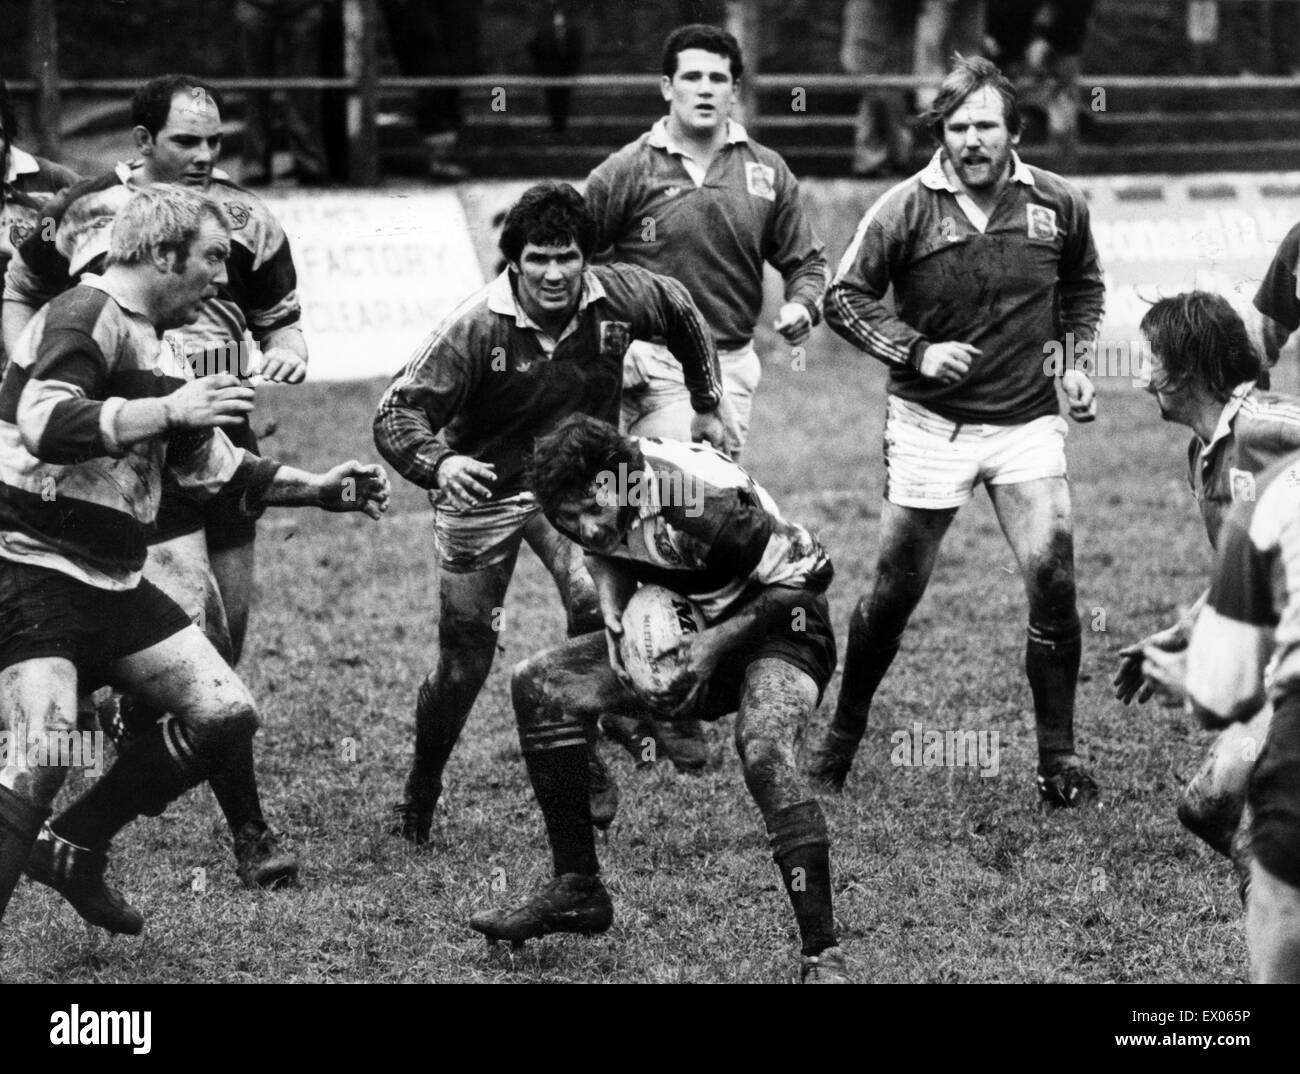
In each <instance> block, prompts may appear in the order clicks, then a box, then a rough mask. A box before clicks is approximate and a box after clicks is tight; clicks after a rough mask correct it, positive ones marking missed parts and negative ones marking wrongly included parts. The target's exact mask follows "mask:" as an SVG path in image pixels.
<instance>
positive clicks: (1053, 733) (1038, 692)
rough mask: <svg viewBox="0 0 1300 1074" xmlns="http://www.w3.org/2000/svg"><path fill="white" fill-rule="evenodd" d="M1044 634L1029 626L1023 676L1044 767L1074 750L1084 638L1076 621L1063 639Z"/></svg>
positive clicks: (1040, 763) (1040, 757) (1040, 761)
mask: <svg viewBox="0 0 1300 1074" xmlns="http://www.w3.org/2000/svg"><path fill="white" fill-rule="evenodd" d="M1045 635H1046V632H1044V631H1039V630H1036V629H1035V628H1034V627H1033V626H1031V627H1030V628H1029V640H1028V642H1027V643H1026V645H1025V675H1026V676H1027V677H1028V679H1029V689H1030V690H1031V691H1032V692H1033V695H1034V726H1035V730H1036V731H1037V733H1038V763H1039V765H1040V766H1041V767H1043V768H1044V769H1045V770H1047V769H1050V768H1051V767H1052V766H1053V765H1054V764H1055V763H1056V762H1057V761H1059V760H1060V758H1062V757H1064V756H1067V755H1069V754H1072V753H1073V752H1074V692H1075V686H1076V685H1077V684H1078V681H1079V660H1080V658H1081V656H1082V655H1083V640H1082V637H1081V634H1080V630H1079V626H1078V623H1077V621H1076V623H1075V624H1074V626H1073V632H1072V636H1068V637H1066V638H1065V639H1064V640H1055V641H1053V640H1048V638H1047V637H1046V636H1045Z"/></svg>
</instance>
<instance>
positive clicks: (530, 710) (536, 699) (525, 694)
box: [510, 656, 555, 726]
mask: <svg viewBox="0 0 1300 1074" xmlns="http://www.w3.org/2000/svg"><path fill="white" fill-rule="evenodd" d="M510 702H511V704H512V705H513V706H514V710H515V719H516V720H518V722H519V724H520V726H525V725H528V724H532V723H537V722H544V720H545V716H546V713H547V712H548V711H549V710H550V709H552V708H554V707H555V698H554V697H553V696H552V692H551V690H550V689H549V688H548V686H547V676H546V668H545V665H544V664H543V662H542V661H541V660H539V659H538V658H537V657H535V656H534V657H530V658H529V659H527V660H521V661H520V662H519V663H518V664H516V665H515V668H514V671H512V672H511V674H510Z"/></svg>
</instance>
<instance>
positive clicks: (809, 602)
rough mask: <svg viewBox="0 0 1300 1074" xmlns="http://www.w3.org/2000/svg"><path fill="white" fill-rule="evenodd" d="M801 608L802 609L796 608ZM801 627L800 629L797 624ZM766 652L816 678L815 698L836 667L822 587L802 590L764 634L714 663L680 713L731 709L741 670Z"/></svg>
mask: <svg viewBox="0 0 1300 1074" xmlns="http://www.w3.org/2000/svg"><path fill="white" fill-rule="evenodd" d="M800 611H802V613H803V614H802V615H799V614H797V613H798V612H800ZM800 628H802V629H800ZM764 657H771V658H773V659H776V660H783V661H785V662H786V663H787V664H790V665H791V666H793V667H795V668H798V669H799V670H800V671H802V672H804V674H806V675H807V676H808V677H809V678H810V679H812V681H813V682H815V683H816V684H817V701H818V703H819V704H820V703H821V699H822V695H823V694H824V693H825V692H826V687H827V685H828V684H829V683H830V681H831V676H832V675H833V674H834V673H835V659H836V658H835V632H834V630H833V629H832V628H831V616H830V607H829V606H828V605H827V603H826V595H825V594H824V593H805V594H803V599H802V600H801V601H800V603H799V604H797V605H795V606H794V607H793V608H791V610H790V612H789V613H787V614H785V615H782V616H781V617H780V618H779V619H778V620H777V621H776V622H775V623H773V624H772V626H771V627H770V629H769V630H768V633H767V635H766V636H765V637H763V638H760V639H758V640H757V641H756V642H754V643H753V644H751V645H749V646H746V647H745V648H742V649H737V650H736V651H735V652H732V653H729V654H728V655H727V656H726V657H724V658H723V660H722V661H721V663H719V664H718V668H717V670H716V671H715V672H714V673H713V678H712V679H711V680H710V682H709V685H708V686H707V687H706V688H705V690H704V692H703V693H702V694H701V695H700V699H699V701H698V702H697V703H696V705H695V710H694V711H693V712H689V713H684V714H683V717H684V718H690V719H699V720H716V719H719V718H720V717H722V716H726V715H727V714H728V713H731V712H735V711H736V709H737V708H738V707H739V706H740V698H741V694H742V693H743V692H744V689H745V672H746V671H747V670H748V669H749V665H750V664H752V663H753V662H754V661H755V660H762V659H763V658H764Z"/></svg>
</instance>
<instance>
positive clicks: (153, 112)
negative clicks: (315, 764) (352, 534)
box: [3, 75, 307, 886]
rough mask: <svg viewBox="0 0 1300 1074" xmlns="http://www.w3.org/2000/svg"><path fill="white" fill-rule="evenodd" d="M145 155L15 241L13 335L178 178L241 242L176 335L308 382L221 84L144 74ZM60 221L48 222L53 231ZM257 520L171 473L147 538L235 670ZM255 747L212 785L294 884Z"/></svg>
mask: <svg viewBox="0 0 1300 1074" xmlns="http://www.w3.org/2000/svg"><path fill="white" fill-rule="evenodd" d="M131 113H132V119H133V121H134V123H135V127H134V131H133V135H134V138H135V143H136V148H137V150H138V152H139V154H140V156H139V158H138V159H137V160H135V161H133V162H132V163H130V164H119V165H118V166H117V167H116V168H114V169H113V170H112V171H111V172H109V173H107V174H105V175H102V176H99V177H98V178H93V179H87V180H85V181H84V182H82V183H78V184H76V185H75V186H73V187H71V188H70V189H69V190H67V191H66V192H65V193H64V194H63V195H62V196H61V197H59V198H57V199H55V200H53V201H52V202H50V203H49V204H48V205H47V206H46V209H45V220H46V224H47V226H43V227H42V228H40V229H38V230H37V231H36V232H35V233H34V234H33V235H31V236H30V237H29V238H28V239H27V241H26V242H24V243H23V245H22V246H21V247H20V248H19V250H18V252H17V254H16V256H15V257H14V259H13V261H12V263H11V264H10V267H9V271H8V273H7V275H6V283H5V294H4V299H5V301H4V324H3V329H4V338H5V340H6V341H7V342H8V343H9V344H10V345H11V346H12V345H14V344H15V343H16V342H17V339H18V336H19V334H20V333H21V332H22V330H23V328H24V327H25V326H26V325H27V323H28V321H30V320H31V318H32V317H33V316H34V315H35V312H36V311H37V310H38V309H39V308H40V307H41V306H42V305H43V304H44V303H45V302H47V301H48V300H49V299H50V298H52V297H53V296H54V295H56V294H58V293H59V292H60V291H61V290H63V289H64V288H66V287H68V286H69V285H70V284H71V282H72V281H73V280H75V279H76V278H77V277H79V276H80V275H81V274H82V273H84V272H98V271H100V270H101V268H102V266H103V263H104V260H105V257H106V254H107V243H108V233H109V231H108V224H109V222H110V221H111V220H112V218H113V215H114V214H115V213H116V212H117V211H118V209H119V208H120V207H121V206H122V205H123V204H125V202H126V201H127V200H128V199H129V198H130V196H131V193H132V192H133V191H135V190H140V189H145V188H147V187H149V186H150V185H152V184H154V183H179V184H181V185H184V186H189V187H193V188H194V189H196V190H200V191H206V192H207V193H208V194H210V195H211V197H212V198H213V200H214V201H215V202H216V203H217V204H218V206H219V207H220V208H221V209H222V211H223V212H225V214H226V217H227V220H228V222H229V225H230V233H231V238H232V244H231V255H230V258H229V260H228V262H227V279H226V280H225V281H224V282H223V283H222V284H221V286H220V287H219V289H218V291H217V293H216V295H214V296H213V297H211V298H209V299H207V300H205V301H204V303H203V306H202V308H201V310H200V315H199V318H198V320H197V321H195V322H194V323H193V324H190V325H186V326H185V327H184V328H183V329H178V330H175V331H174V332H173V334H172V337H171V338H172V340H173V341H174V343H175V345H176V346H178V347H179V348H180V350H181V351H182V352H183V353H184V354H185V356H186V357H187V358H188V360H189V361H190V363H191V365H192V366H193V367H194V369H195V372H196V373H198V374H199V375H200V376H202V375H206V374H208V373H234V374H236V375H238V376H241V377H247V376H249V375H250V374H251V373H253V372H255V371H256V370H255V367H254V365H253V363H252V360H251V354H252V351H251V347H252V346H253V345H254V344H256V346H257V347H259V348H260V349H261V353H262V364H261V368H260V373H261V375H262V376H264V377H265V378H266V379H267V380H270V381H279V382H284V383H298V382H299V381H301V380H302V379H303V377H304V376H305V375H306V363H307V346H306V342H305V340H304V338H303V334H302V330H301V328H300V324H299V322H300V309H299V305H298V297H297V275H296V272H295V269H294V264H293V256H292V254H291V252H290V250H289V243H288V239H287V238H286V237H285V234H284V230H283V229H282V228H281V227H280V225H279V223H278V222H277V221H276V219H275V218H274V217H273V216H272V215H271V213H270V210H268V209H267V207H266V205H265V204H264V203H263V202H262V201H261V200H260V199H259V198H257V197H255V196H254V195H253V194H250V193H249V192H248V191H246V190H243V189H241V188H240V187H237V186H235V185H234V184H233V183H231V182H230V181H229V179H227V178H226V177H225V175H224V174H222V173H221V172H219V171H217V170H216V167H215V165H216V161H217V157H218V155H219V153H220V151H221V139H222V130H221V111H220V106H219V103H218V100H217V96H216V93H215V91H214V90H213V89H212V87H210V86H209V85H207V83H205V82H203V81H202V80H200V79H197V78H195V77H193V76H191V75H163V76H161V77H159V78H155V79H152V80H151V81H149V82H146V83H145V84H144V85H142V86H141V87H140V89H139V90H138V91H137V92H136V94H135V97H134V98H133V100H132V103H131ZM49 225H52V226H49ZM228 432H229V435H230V437H231V439H232V440H233V441H234V442H235V443H236V446H239V447H243V448H246V449H248V450H249V451H251V452H254V453H256V451H257V440H256V438H255V437H254V436H253V432H252V429H251V427H250V425H249V422H248V419H247V418H244V419H241V420H240V421H239V422H238V423H237V424H234V425H232V426H230V428H229V429H228ZM256 521H257V520H256V518H255V517H253V516H250V515H248V514H247V513H245V512H243V511H241V510H240V508H239V497H238V495H236V494H235V493H233V492H232V493H218V494H217V495H216V496H214V497H212V498H211V499H208V500H202V499H199V498H197V497H196V496H194V495H193V494H192V493H190V492H187V491H186V490H185V489H183V488H181V487H180V486H179V485H178V484H177V483H176V482H175V481H174V480H172V478H171V476H170V474H166V475H165V476H164V484H163V495H162V503H161V505H160V506H159V509H158V517H157V520H156V523H155V525H154V527H153V529H152V530H151V532H150V534H149V543H150V549H151V550H150V554H149V559H148V561H147V563H146V564H145V574H146V576H147V577H148V578H149V579H150V580H151V581H153V582H154V583H155V584H156V585H158V586H159V587H160V588H162V590H163V591H164V592H166V593H167V594H168V596H170V597H172V598H173V599H174V600H176V601H177V602H178V603H179V604H180V605H181V607H183V608H184V609H185V610H186V611H187V612H188V613H189V614H190V616H191V617H192V618H193V619H194V620H195V621H196V622H198V623H199V624H200V625H201V627H202V629H203V630H204V632H205V633H206V634H207V635H208V638H209V639H210V640H211V641H212V643H213V645H215V646H216V648H217V651H218V652H220V653H221V654H222V655H224V656H225V657H226V658H227V659H228V660H229V661H230V662H231V664H232V665H233V664H234V663H236V662H237V661H238V659H239V656H240V653H241V652H242V650H243V645H244V636H245V633H246V630H247V626H248V613H249V607H250V603H251V600H252V594H253V570H254V541H255V538H256V533H257V531H256ZM107 715H108V716H109V717H111V718H109V719H106V720H105V723H106V726H107V728H108V729H109V731H110V733H112V734H113V735H114V737H117V736H119V735H121V734H122V733H123V732H124V731H128V733H129V729H137V730H138V729H143V728H147V727H148V726H149V725H150V724H152V723H154V722H156V721H157V720H158V719H159V718H160V717H161V715H162V713H160V712H157V711H156V710H154V709H152V708H150V707H149V706H147V705H142V704H135V703H134V701H133V699H131V698H129V697H128V698H124V699H123V700H122V702H121V704H120V710H119V708H118V707H117V706H116V705H110V706H109V707H108V709H107ZM248 745H249V752H248V753H247V755H246V756H243V757H241V758H239V759H237V760H234V761H232V763H231V764H230V765H229V766H228V767H227V768H225V769H224V770H223V771H221V772H218V773H214V774H213V777H212V779H211V780H210V781H209V782H210V784H211V786H212V790H213V793H214V794H215V795H216V798H217V802H218V804H219V805H220V806H221V809H222V812H223V813H224V815H225V817H226V821H227V823H228V824H229V826H230V831H231V834H232V835H233V837H234V848H235V857H236V861H237V866H238V873H239V877H240V879H241V880H242V881H243V882H244V883H245V884H246V885H249V886H253V885H261V886H271V885H275V884H279V883H283V882H289V881H292V880H293V879H294V878H296V876H297V874H298V862H297V860H296V859H295V858H294V856H293V855H292V854H290V853H289V852H287V851H285V850H284V849H282V848H281V847H280V846H279V845H278V843H277V840H276V838H275V836H274V835H273V834H272V832H271V830H270V828H269V827H268V825H267V823H266V818H265V817H264V815H263V813H262V803H261V800H260V797H259V794H258V789H257V781H256V777H255V775H254V770H253V755H252V752H251V748H252V747H251V740H250V742H249V743H248Z"/></svg>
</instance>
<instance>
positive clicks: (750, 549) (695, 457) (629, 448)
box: [470, 415, 848, 984]
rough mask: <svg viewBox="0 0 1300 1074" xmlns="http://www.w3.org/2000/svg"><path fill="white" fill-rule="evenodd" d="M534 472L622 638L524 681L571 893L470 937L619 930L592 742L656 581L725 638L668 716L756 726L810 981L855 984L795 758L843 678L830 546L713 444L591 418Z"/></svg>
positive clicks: (526, 732) (558, 860)
mask: <svg viewBox="0 0 1300 1074" xmlns="http://www.w3.org/2000/svg"><path fill="white" fill-rule="evenodd" d="M533 460H534V461H533V476H532V486H533V491H534V493H535V494H536V496H537V501H538V503H539V504H540V505H541V508H542V510H543V511H544V512H545V513H546V517H547V518H549V519H550V520H551V523H552V524H553V525H554V526H555V528H556V529H557V530H559V531H560V532H562V533H565V534H567V535H568V536H569V537H571V538H572V539H573V540H574V541H576V542H577V543H578V544H580V545H581V546H582V547H583V549H585V550H586V553H587V564H588V566H589V568H590V570H591V575H592V578H593V579H594V581H595V583H596V590H597V592H598V593H599V596H600V608H601V613H602V615H603V618H604V627H605V629H604V630H598V631H596V632H593V633H591V634H587V635H584V636H583V637H580V638H576V639H574V640H572V641H569V642H568V643H566V644H564V645H561V646H559V647H558V648H554V649H550V650H547V651H546V652H543V653H541V654H539V655H537V656H535V657H533V658H532V659H530V660H526V661H524V662H523V663H521V664H519V665H518V666H517V667H516V668H515V670H514V674H513V676H512V679H511V697H512V700H513V703H514V708H515V717H516V719H517V720H518V724H519V742H520V745H521V747H522V749H523V753H524V761H525V763H526V764H527V766H528V775H529V778H530V779H531V780H532V784H533V790H534V792H535V793H536V795H537V804H538V805H539V806H540V807H541V810H542V816H543V818H544V820H545V822H546V833H547V837H548V839H549V840H550V844H551V853H552V856H553V859H554V865H555V878H554V879H553V880H551V881H550V882H549V883H547V884H546V885H545V886H544V887H543V888H542V889H541V891H539V892H538V893H537V894H535V895H534V896H532V897H531V898H530V899H528V900H527V901H526V902H524V903H523V905H521V906H519V907H517V908H516V909H514V910H509V911H503V910H490V911H486V912H481V913H478V914H475V915H474V916H473V917H472V918H471V919H470V925H471V926H472V927H473V928H474V929H477V930H478V931H479V932H481V933H483V934H484V935H486V936H487V937H488V938H489V939H492V940H498V939H504V940H510V941H512V942H515V943H518V942H522V941H523V940H525V939H528V938H531V937H536V936H543V935H546V934H547V933H550V932H585V933H593V932H604V931H605V930H606V929H608V928H609V927H610V925H611V924H612V922H613V917H614V910H613V905H612V903H611V901H610V898H609V894H608V892H607V891H606V890H605V886H604V885H603V884H602V883H601V880H600V876H599V871H600V865H599V862H598V861H597V859H596V845H595V840H594V837H593V835H592V829H591V817H590V813H589V810H588V804H587V762H586V742H587V736H588V734H589V733H590V732H591V729H592V728H593V727H595V725H596V722H597V721H598V720H599V719H600V717H601V716H602V715H604V714H605V713H607V712H610V711H619V710H620V709H622V708H625V707H626V706H627V704H628V701H629V698H630V690H629V686H628V685H627V682H628V680H627V678H626V675H627V673H626V671H625V670H624V669H623V666H622V659H621V656H620V654H619V637H620V634H621V633H622V629H623V627H622V622H621V620H622V614H623V610H624V608H625V607H626V605H627V603H628V600H629V599H630V598H631V596H632V593H633V591H634V590H635V589H636V584H637V583H638V582H653V583H657V584H659V585H663V586H666V587H667V588H669V589H671V590H673V591H674V592H676V593H680V594H683V595H685V596H688V597H690V598H691V599H692V600H694V601H695V602H696V603H697V604H698V606H699V607H700V610H701V611H702V612H703V614H704V618H705V622H706V624H707V627H706V629H705V630H703V631H702V632H700V633H698V634H694V635H688V636H686V637H684V638H683V639H682V641H681V643H680V645H679V647H678V649H677V650H676V652H675V654H674V655H673V657H671V658H669V659H672V660H675V662H676V663H677V664H678V666H679V668H680V671H679V678H677V679H676V681H675V683H674V685H673V686H672V687H671V688H670V689H669V692H668V694H666V695H665V697H664V699H663V700H664V705H663V706H662V707H661V708H660V715H661V716H663V717H666V718H670V719H671V718H675V719H704V720H714V719H717V718H718V717H720V716H723V715H726V714H727V713H730V712H737V713H738V715H737V717H736V748H737V750H738V751H739V753H740V760H741V765H742V767H743V769H744V773H745V785H746V786H747V787H748V788H749V792H750V794H751V795H753V798H754V801H755V803H757V805H758V808H759V812H760V813H761V814H762V817H763V822H764V824H765V825H766V828H767V834H768V838H769V840H770V842H771V847H772V856H773V858H774V859H775V861H776V864H777V868H778V869H779V870H780V873H781V879H782V881H783V883H784V885H785V889H786V892H787V894H788V895H789V897H790V902H791V904H792V906H793V907H794V913H795V918H796V920H797V922H798V926H799V934H800V938H801V941H802V956H803V961H802V967H801V979H802V980H803V981H804V982H805V983H814V984H827V983H836V984H838V983H844V982H846V981H847V980H848V972H847V967H846V964H845V959H844V954H843V952H842V951H841V950H840V948H839V946H838V942H837V940H836V935H835V921H834V917H833V915H832V908H831V873H830V837H829V834H828V832H827V829H826V821H825V818H824V817H823V816H822V811H821V807H820V806H819V805H818V803H817V801H816V800H815V799H814V798H813V795H812V792H811V790H810V789H809V787H808V785H807V784H806V782H805V781H804V780H803V778H802V777H801V776H800V775H799V773H798V771H797V770H796V768H795V760H794V749H795V741H796V739H797V737H798V736H799V734H800V732H801V730H802V728H803V725H804V723H805V722H806V720H807V718H808V716H809V715H810V714H811V713H812V712H813V710H814V709H815V708H816V706H817V703H818V701H819V700H820V698H821V695H822V693H823V691H824V690H825V689H826V684H827V682H829V681H830V677H831V674H832V672H833V671H834V670H835V637H834V634H833V632H832V630H831V624H830V618H829V613H828V608H827V604H826V597H825V590H826V587H827V586H828V585H829V584H830V580H831V576H832V574H833V570H832V567H831V562H830V558H829V556H828V555H827V554H826V551H825V549H824V548H823V547H822V545H821V543H820V542H819V541H818V540H817V538H816V537H814V536H813V535H812V534H811V533H809V532H808V531H807V530H806V529H804V528H803V527H802V526H799V525H796V524H794V523H792V522H788V521H786V520H785V519H783V518H782V517H781V514H780V511H779V510H778V509H777V506H776V504H775V503H774V502H773V500H772V498H771V497H770V496H769V495H768V494H767V492H766V491H764V490H763V489H762V488H761V487H760V486H759V485H758V484H756V483H755V482H754V481H753V479H752V478H750V477H749V475H748V474H746V473H745V471H744V470H742V469H740V467H739V466H737V465H736V464H735V463H733V462H731V461H730V460H729V459H726V458H725V457H723V456H722V455H720V454H718V453H717V452H716V451H714V450H712V449H711V448H708V447H704V446H700V445H689V444H683V443H680V442H678V441H673V440H662V441H661V440H646V439H631V438H628V437H625V436H622V435H620V433H619V432H618V430H617V429H616V428H615V427H614V426H612V425H610V424H608V423H607V422H603V421H599V420H597V419H596V418H592V417H588V416H586V415H575V416H574V417H571V418H569V419H568V420H567V421H566V422H564V423H562V424H561V425H560V427H559V428H558V429H556V430H555V432H554V433H552V434H550V435H549V436H545V437H543V438H542V439H541V440H539V441H538V444H537V450H536V451H535V453H534V455H533ZM621 474H627V475H630V476H629V479H628V485H629V486H630V485H631V484H632V483H635V484H636V486H637V488H638V489H640V490H644V493H645V494H644V495H638V496H635V497H632V496H628V495H623V494H617V493H616V494H613V495H611V488H610V482H611V481H617V480H619V479H618V478H616V477H615V476H614V475H621Z"/></svg>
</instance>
